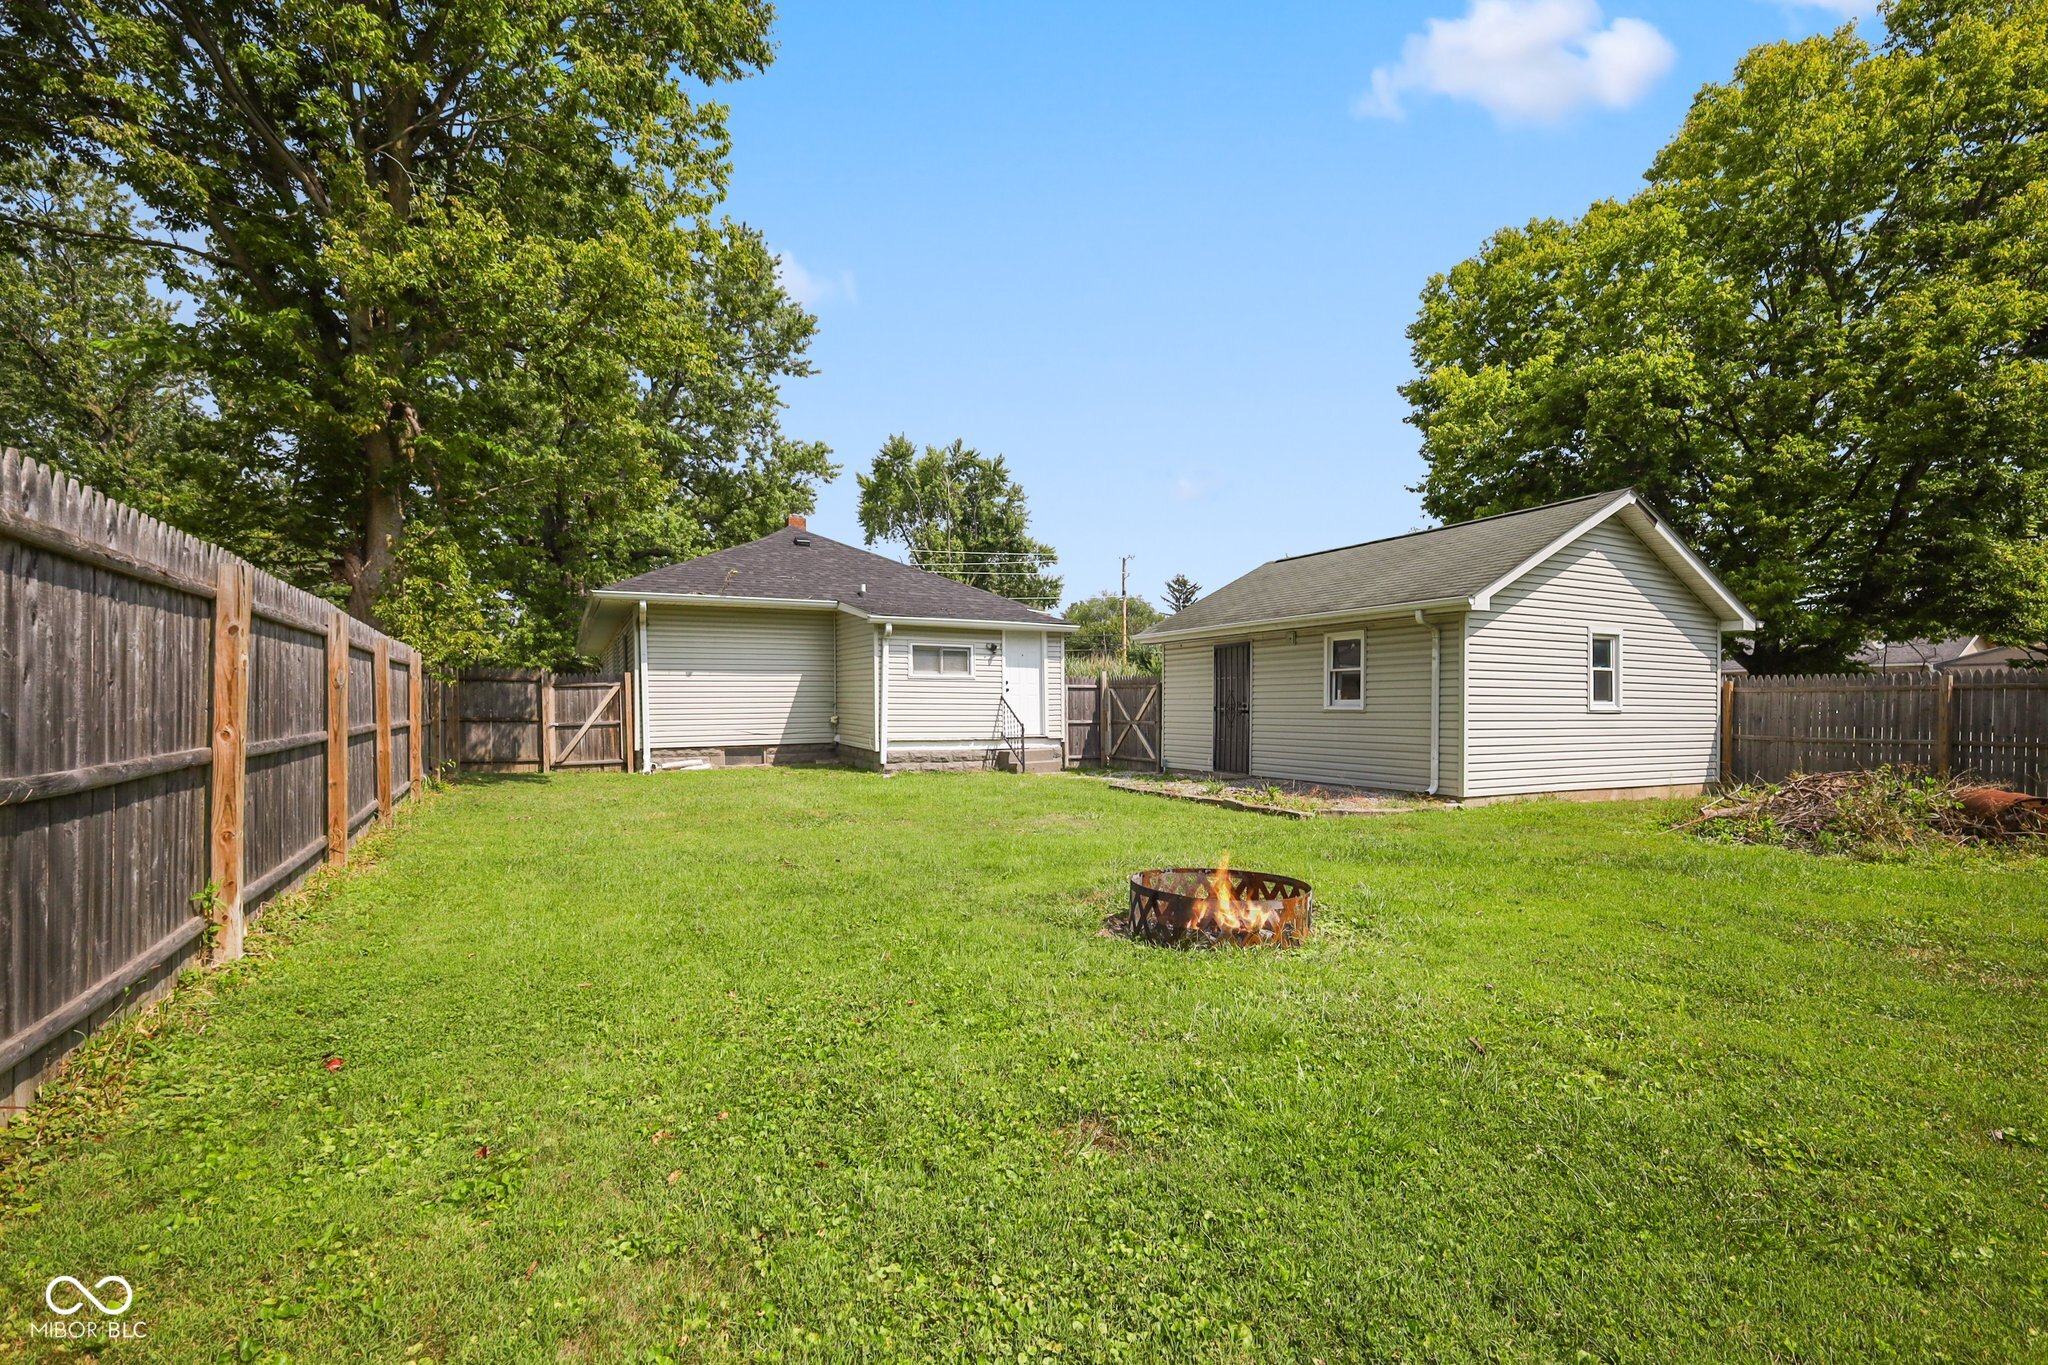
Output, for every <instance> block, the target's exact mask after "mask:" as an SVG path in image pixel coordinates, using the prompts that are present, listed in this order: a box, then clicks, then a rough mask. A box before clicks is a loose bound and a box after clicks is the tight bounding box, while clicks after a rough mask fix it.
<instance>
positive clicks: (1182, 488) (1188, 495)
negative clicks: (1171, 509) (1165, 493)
mask: <svg viewBox="0 0 2048 1365" xmlns="http://www.w3.org/2000/svg"><path fill="white" fill-rule="evenodd" d="M1215 490H1216V481H1215V480H1214V479H1198V478H1193V477H1190V476H1187V475H1183V476H1181V477H1180V478H1178V479H1175V480H1174V481H1173V500H1174V501H1175V502H1200V501H1201V500H1202V499H1203V498H1206V497H1208V496H1209V494H1211V493H1212V492H1214V491H1215Z"/></svg>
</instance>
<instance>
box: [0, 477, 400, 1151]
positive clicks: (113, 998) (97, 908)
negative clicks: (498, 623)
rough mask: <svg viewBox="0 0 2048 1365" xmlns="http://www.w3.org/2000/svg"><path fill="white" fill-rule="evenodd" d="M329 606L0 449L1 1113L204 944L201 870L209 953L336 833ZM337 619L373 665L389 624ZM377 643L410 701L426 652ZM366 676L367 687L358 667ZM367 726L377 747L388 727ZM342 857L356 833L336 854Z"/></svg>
mask: <svg viewBox="0 0 2048 1365" xmlns="http://www.w3.org/2000/svg"><path fill="white" fill-rule="evenodd" d="M337 615H338V613H336V612H335V610H334V609H333V608H332V607H331V606H330V605H329V604H327V603H325V602H322V601H320V600H319V599H318V598H315V597H313V596H311V595H310V594H308V593H305V592H302V591H300V590H299V589H297V588H294V587H292V586H290V585H289V584H287V583H284V582H282V581H280V580H278V579H275V578H272V577H270V576H269V575H267V574H263V573H259V572H257V571H255V570H253V569H252V568H250V567H249V566H248V565H247V564H245V563H243V562H242V561H241V560H239V559H236V558H235V557H234V556H232V555H230V554H228V553H227V552H226V551H224V550H221V549H220V548H219V547H217V546H213V545H208V544H205V543H204V542H202V541H198V540H195V539H193V538H192V537H190V536H187V535H184V534H182V533H181V532H177V531H174V530H171V529H170V528H169V527H166V526H164V525H162V524H161V523H158V522H156V521H153V520H151V519H150V518H148V517H145V516H143V515H142V514H141V513H139V512H137V511H135V510H134V509H133V508H129V507H124V506H122V505H121V504H119V503H116V502H114V501H112V500H111V499H109V498H107V497H105V496H103V495H102V494H100V493H97V492H95V491H93V490H92V489H89V488H86V487H83V486H82V485H80V484H78V483H77V482H76V481H75V480H72V479H69V478H66V477H65V476H63V475H60V474H58V473H56V472H55V471H52V470H50V469H47V468H45V467H43V466H42V465H39V464H37V463H36V462H34V461H32V460H27V459H24V458H22V457H21V456H20V455H19V454H18V453H16V452H14V451H7V452H5V453H4V454H0V1089H4V1090H6V1091H7V1092H9V1093H8V1095H7V1096H6V1097H5V1099H6V1102H7V1106H8V1109H10V1110H11V1109H12V1108H16V1107H19V1106H20V1105H21V1104H24V1103H26V1102H27V1100H28V1098H29V1097H30V1095H31V1094H32V1093H33V1089H34V1086H35V1084H36V1083H37V1082H38V1081H39V1080H40V1079H41V1078H42V1077H43V1076H44V1075H45V1074H47V1072H48V1071H49V1070H50V1068H51V1067H53V1066H54V1065H55V1064H56V1063H57V1062H58V1061H60V1060H61V1059H62V1058H63V1056H64V1055H65V1054H66V1053H67V1052H69V1051H70V1050H71V1048H73V1047H75V1046H76V1045H77V1044H78V1042H79V1041H81V1040H82V1039H83V1038H84V1037H86V1036H87V1035H88V1034H90V1032H91V1031H92V1030H93V1029H94V1028H96V1027H97V1026H98V1025H99V1024H100V1023H101V1022H102V1021H104V1020H105V1019H106V1018H107V1017H109V1016H110V1015H111V1014H112V1013H114V1012H116V1011H118V1010H120V1009H122V1008H124V1007H126V1006H128V1005H130V1004H132V1003H133V1002H134V1001H135V1000H137V999H139V998H143V997H146V996H147V995H149V994H151V993H153V992H154V991H156V990H157V989H159V988H160V987H161V986H162V985H163V984H164V983H165V982H167V981H168V980H169V979H170V977H171V976H172V975H174V974H175V972H176V971H177V970H178V969H179V968H180V967H181V966H182V965H183V964H184V963H185V962H186V961H188V960H189V959H190V957H191V955H192V953H193V952H194V951H195V948H196V945H197V944H198V943H199V942H200V940H201V939H202V937H203V934H204V930H205V927H206V920H205V918H204V917H203V914H202V912H201V908H200V906H199V905H195V898H199V899H200V901H202V902H204V899H205V898H203V897H200V893H201V892H202V891H203V890H204V889H205V888H206V887H207V886H208V885H209V883H210V884H211V885H212V886H213V887H214V889H215V892H216V894H215V896H214V898H213V901H212V904H211V908H212V911H213V913H214V915H215V917H216V919H217V920H218V921H219V923H220V926H221V932H220V934H219V936H218V939H217V942H216V945H215V951H216V952H217V953H222V954H223V955H225V954H231V953H233V952H234V951H236V950H237V949H238V944H239V935H240V930H241V926H242V924H243V922H244V920H245V919H246V917H247V916H248V915H250V914H253V913H255V912H256V911H257V910H258V909H259V908H260V907H261V906H262V904H263V903H264V902H265V901H266V900H269V899H270V898H272V897H274V896H276V895H278V894H279V893H281V892H282V891H285V890H287V889H289V888H290V887H291V886H292V885H294V884H295V883H296V882H297V881H298V880H299V879H300V878H302V877H303V876H304V875H305V874H306V873H307V872H309V871H311V870H312V869H313V868H314V867H316V866H318V865H319V863H320V860H321V856H322V855H323V854H324V853H328V852H329V841H328V814H329V785H328V779H329V756H330V753H332V755H333V757H334V759H335V760H336V764H335V771H336V772H337V773H338V774H339V775H340V777H341V778H342V779H343V781H344V783H345V781H346V779H347V777H348V776H349V772H350V768H349V761H350V759H351V757H352V754H353V746H354V745H355V743H356V742H357V741H356V740H354V739H352V738H351V736H350V734H349V726H348V724H347V717H344V716H335V717H333V724H332V728H331V729H330V716H329V689H328V683H329V679H328V671H329V670H328V637H327V632H328V629H329V624H328V623H329V622H330V621H333V620H334V619H335V618H336V617H337ZM339 630H340V634H339V637H338V638H339V639H340V640H342V641H350V642H352V643H353V644H354V646H355V647H356V649H357V650H360V651H362V656H361V657H362V658H364V659H366V660H367V659H369V658H370V657H371V656H372V654H373V653H374V650H375V649H376V647H377V645H378V644H379V642H380V641H382V640H383V639H384V637H382V636H380V635H378V634H377V633H376V632H375V631H374V630H371V629H370V628H369V627H368V626H367V625H364V624H363V623H361V622H351V621H344V622H343V623H342V624H341V625H340V627H339ZM385 647H386V648H388V649H389V651H390V654H391V668H390V670H389V671H390V673H391V675H392V681H391V682H390V683H389V684H388V685H390V686H392V687H395V688H397V689H398V691H397V692H396V693H395V695H397V696H401V697H402V696H404V695H405V691H404V689H406V688H408V687H409V686H410V680H411V677H412V674H413V672H414V670H415V669H416V668H417V656H416V655H415V654H414V653H413V651H412V650H411V649H410V648H408V647H407V646H405V645H402V644H397V643H395V642H391V643H388V644H387V645H386V646H385ZM361 686H362V687H363V689H364V691H365V693H366V695H370V694H371V693H372V679H371V678H370V677H368V676H367V674H365V676H364V677H363V678H362V679H361ZM353 703H354V698H353V697H350V698H348V699H347V705H349V706H350V707H353ZM372 719H374V712H373V713H372ZM401 734H402V736H403V737H402V738H400V737H399V736H400V735H401ZM411 735H412V727H411V725H410V723H409V721H408V723H406V724H405V725H404V726H403V728H402V730H395V732H394V735H393V736H392V737H391V738H390V739H388V740H387V741H386V743H388V744H393V745H395V746H397V748H396V752H397V753H398V754H399V755H401V756H403V755H404V754H405V752H406V750H405V748H404V746H406V745H409V744H410V742H411ZM368 742H369V744H370V745H371V746H372V754H373V755H374V746H375V745H376V744H377V743H378V739H377V736H376V734H375V733H374V732H373V733H371V734H369V735H368ZM339 794H340V795H341V797H342V798H343V800H344V801H345V799H346V796H347V794H348V793H347V791H346V787H345V785H344V786H343V787H342V789H341V791H340V793H339ZM372 809H373V810H374V805H373V806H372ZM337 814H339V815H340V816H341V817H342V818H341V819H340V820H339V821H338V822H337V823H339V824H342V825H344V826H345V825H346V823H347V822H346V812H345V811H344V812H337ZM358 827H359V828H360V825H359V826H358ZM345 852H346V835H345V834H344V835H343V836H342V839H341V841H340V842H338V843H337V844H336V845H335V846H334V848H333V854H334V856H337V857H339V856H342V855H344V854H345ZM4 1112H6V1111H0V1113H4Z"/></svg>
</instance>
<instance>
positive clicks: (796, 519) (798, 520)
mask: <svg viewBox="0 0 2048 1365" xmlns="http://www.w3.org/2000/svg"><path fill="white" fill-rule="evenodd" d="M789 529H790V530H792V531H801V530H803V529H804V519H803V518H802V517H800V516H798V515H796V514H795V513H794V512H792V513H790V516H789Z"/></svg>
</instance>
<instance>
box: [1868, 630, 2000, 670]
mask: <svg viewBox="0 0 2048 1365" xmlns="http://www.w3.org/2000/svg"><path fill="white" fill-rule="evenodd" d="M1982 648H1984V641H1983V639H1982V637H1980V636H1976V635H1958V636H1956V637H1955V638H1954V639H1951V640H1891V641H1879V642H1877V643H1875V644H1870V645H1865V646H1864V647H1863V648H1862V649H1859V650H1857V651H1856V653H1855V654H1853V655H1852V656H1850V657H1852V658H1853V659H1855V661H1856V662H1857V663H1859V664H1862V665H1863V666H1864V667H1865V668H1939V667H1941V666H1942V665H1943V664H1949V663H1954V662H1955V661H1956V660H1957V659H1960V658H1961V657H1962V656H1963V655H1965V654H1973V653H1975V652H1976V651H1978V650H1980V649H1982Z"/></svg>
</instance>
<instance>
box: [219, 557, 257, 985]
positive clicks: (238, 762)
mask: <svg viewBox="0 0 2048 1365" xmlns="http://www.w3.org/2000/svg"><path fill="white" fill-rule="evenodd" d="M215 583H216V587H215V589H214V598H213V781H212V786H213V800H212V803H211V804H212V825H213V837H212V840H211V844H212V856H211V858H210V859H209V863H210V867H211V880H212V883H213V889H214V895H215V897H216V900H215V906H216V907H217V908H218V910H219V912H220V936H219V937H218V938H217V939H215V940H214V945H213V959H214V961H216V962H232V961H233V960H234V959H236V958H238V957H240V956H241V955H242V931H243V921H242V873H243V866H242V861H243V855H242V834H243V829H244V821H245V817H246V802H245V800H244V797H245V793H246V788H247V781H248V755H249V607H250V598H251V596H252V595H253V591H254V586H255V585H254V582H253V580H252V578H251V574H250V569H249V566H248V565H246V564H243V563H241V562H240V561H239V560H233V559H226V560H222V561H221V565H220V569H219V572H218V574H217V576H216V579H215Z"/></svg>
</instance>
